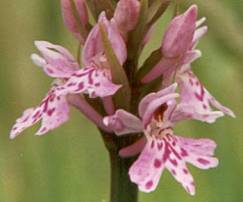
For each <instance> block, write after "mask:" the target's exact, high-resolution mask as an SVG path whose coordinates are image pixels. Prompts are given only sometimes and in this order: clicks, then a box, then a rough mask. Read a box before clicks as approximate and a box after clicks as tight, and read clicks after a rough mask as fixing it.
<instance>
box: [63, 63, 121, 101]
mask: <svg viewBox="0 0 243 202" xmlns="http://www.w3.org/2000/svg"><path fill="white" fill-rule="evenodd" d="M109 78H110V73H109V71H108V70H106V69H97V68H92V67H90V68H83V69H80V70H78V71H76V72H75V73H74V74H73V75H72V76H71V77H70V78H69V79H68V80H67V82H65V84H64V85H62V86H60V87H59V88H58V92H59V94H60V95H66V94H79V93H85V94H88V95H89V96H90V97H92V98H95V97H106V96H110V95H113V94H115V93H116V92H117V91H118V89H119V88H120V87H121V86H120V85H116V84H113V83H112V82H111V80H110V79H109Z"/></svg>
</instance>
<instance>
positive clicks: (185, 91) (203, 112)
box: [177, 70, 234, 123]
mask: <svg viewBox="0 0 243 202" xmlns="http://www.w3.org/2000/svg"><path fill="white" fill-rule="evenodd" d="M177 81H178V84H179V88H180V95H181V96H180V98H181V101H180V104H179V105H178V111H179V114H183V112H184V113H185V114H187V115H188V117H189V118H194V119H198V120H201V121H206V122H208V123H212V122H214V121H215V120H216V119H217V118H219V117H221V116H223V113H225V114H228V115H230V116H234V114H233V112H232V111H231V110H229V109H228V108H226V107H223V106H222V105H221V104H219V103H218V102H217V101H216V100H215V99H214V98H213V97H212V96H211V95H210V94H209V92H208V91H207V90H206V89H205V88H204V86H203V85H202V84H201V83H200V81H199V80H198V78H197V77H196V76H195V75H194V74H193V73H192V71H190V70H189V71H186V72H183V73H181V74H178V75H177ZM211 106H213V107H215V108H217V109H219V110H220V111H213V110H212V108H211Z"/></svg>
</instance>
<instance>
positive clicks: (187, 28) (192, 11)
mask: <svg viewBox="0 0 243 202" xmlns="http://www.w3.org/2000/svg"><path fill="white" fill-rule="evenodd" d="M196 19H197V6H196V5H192V6H191V7H190V8H189V9H188V10H187V11H186V12H185V13H184V14H182V15H179V16H176V17H175V18H174V19H173V20H172V21H171V23H170V24H169V27H168V28H167V30H166V32H165V36H164V39H163V43H162V53H163V55H164V56H165V57H178V56H180V55H182V54H183V53H185V52H186V51H187V50H188V49H189V48H190V46H191V43H192V40H193V35H194V32H195V29H196Z"/></svg>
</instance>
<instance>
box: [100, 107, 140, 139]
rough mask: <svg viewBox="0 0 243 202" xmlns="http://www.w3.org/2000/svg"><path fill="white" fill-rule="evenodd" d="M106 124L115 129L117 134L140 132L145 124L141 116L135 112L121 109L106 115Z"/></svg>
mask: <svg viewBox="0 0 243 202" xmlns="http://www.w3.org/2000/svg"><path fill="white" fill-rule="evenodd" d="M103 122H104V124H105V125H106V126H107V127H108V128H110V129H111V130H113V131H114V132H115V133H116V135H124V134H129V133H138V132H141V131H143V125H142V122H141V120H140V119H139V118H137V117H136V116H134V115H133V114H131V113H129V112H126V111H125V110H122V109H119V110H117V111H116V113H115V114H114V115H111V116H106V117H105V118H104V120H103Z"/></svg>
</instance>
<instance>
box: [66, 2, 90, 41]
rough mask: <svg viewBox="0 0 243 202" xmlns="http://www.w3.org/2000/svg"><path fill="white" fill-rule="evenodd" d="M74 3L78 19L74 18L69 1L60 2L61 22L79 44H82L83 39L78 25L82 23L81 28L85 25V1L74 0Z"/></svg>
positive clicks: (86, 19) (86, 12)
mask: <svg viewBox="0 0 243 202" xmlns="http://www.w3.org/2000/svg"><path fill="white" fill-rule="evenodd" d="M74 2H75V6H76V11H77V14H78V17H79V19H76V18H75V13H74V11H73V8H72V5H71V0H61V8H62V15H63V20H64V23H65V25H66V27H67V28H68V29H69V31H70V32H72V33H73V34H74V36H75V37H76V38H77V39H78V40H79V41H80V42H83V40H84V39H83V37H82V36H81V34H80V30H79V25H78V23H82V25H83V27H85V26H86V25H87V23H88V11H87V7H86V3H85V0H75V1H74Z"/></svg>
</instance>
